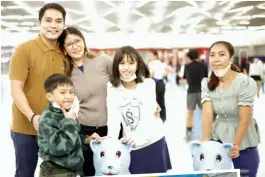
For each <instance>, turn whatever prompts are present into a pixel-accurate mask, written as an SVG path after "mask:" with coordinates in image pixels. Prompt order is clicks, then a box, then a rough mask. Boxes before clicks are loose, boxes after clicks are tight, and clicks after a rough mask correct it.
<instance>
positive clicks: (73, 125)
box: [38, 117, 80, 156]
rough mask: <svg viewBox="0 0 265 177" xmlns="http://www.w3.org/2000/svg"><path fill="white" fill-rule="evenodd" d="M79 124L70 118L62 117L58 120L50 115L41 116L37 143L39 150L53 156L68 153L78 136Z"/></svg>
mask: <svg viewBox="0 0 265 177" xmlns="http://www.w3.org/2000/svg"><path fill="white" fill-rule="evenodd" d="M79 131H80V124H79V123H78V122H77V121H75V120H72V119H68V118H63V119H61V120H60V121H58V120H55V119H52V118H50V117H41V119H40V125H39V132H38V144H39V147H40V150H42V151H43V152H44V153H48V154H51V155H54V156H63V155H65V154H68V153H70V152H71V151H72V150H73V149H74V147H75V144H76V141H77V140H78V138H80V134H79Z"/></svg>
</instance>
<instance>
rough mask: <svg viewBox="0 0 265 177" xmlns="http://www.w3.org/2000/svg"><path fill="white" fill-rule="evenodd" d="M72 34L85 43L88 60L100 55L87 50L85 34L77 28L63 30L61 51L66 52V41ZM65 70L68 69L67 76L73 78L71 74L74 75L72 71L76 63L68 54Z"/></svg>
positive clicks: (59, 40)
mask: <svg viewBox="0 0 265 177" xmlns="http://www.w3.org/2000/svg"><path fill="white" fill-rule="evenodd" d="M70 34H73V35H77V36H79V37H80V38H81V39H82V40H83V41H84V44H85V54H86V56H87V57H88V58H90V59H93V58H95V57H97V56H98V55H99V54H95V53H93V52H91V51H90V50H89V48H87V46H86V40H85V38H84V36H83V34H82V33H81V31H79V30H78V29H77V28H75V27H67V28H66V29H64V30H63V32H62V34H61V36H60V37H59V38H58V42H59V47H60V49H61V51H65V50H64V41H65V39H66V37H67V36H68V35H70ZM65 68H66V75H67V76H69V77H71V74H72V71H73V68H74V62H73V59H72V58H71V57H70V56H69V55H68V54H66V61H65Z"/></svg>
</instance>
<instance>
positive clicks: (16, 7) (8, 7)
mask: <svg viewBox="0 0 265 177" xmlns="http://www.w3.org/2000/svg"><path fill="white" fill-rule="evenodd" d="M5 9H21V7H19V6H6V7H5Z"/></svg>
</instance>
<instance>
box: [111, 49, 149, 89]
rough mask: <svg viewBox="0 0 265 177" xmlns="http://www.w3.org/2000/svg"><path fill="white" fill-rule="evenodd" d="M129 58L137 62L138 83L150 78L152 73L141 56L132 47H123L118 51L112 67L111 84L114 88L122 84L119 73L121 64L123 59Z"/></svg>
mask: <svg viewBox="0 0 265 177" xmlns="http://www.w3.org/2000/svg"><path fill="white" fill-rule="evenodd" d="M124 56H127V57H128V58H130V59H132V60H136V62H137V69H136V72H135V74H136V77H137V78H136V83H139V82H143V79H144V78H149V77H150V72H149V69H148V67H147V66H146V64H145V63H144V60H143V58H142V57H141V55H140V54H139V53H138V52H137V51H136V50H135V49H134V48H133V47H131V46H123V47H121V48H120V49H118V50H117V51H116V53H115V56H114V59H113V65H112V78H111V80H110V82H111V83H112V85H113V86H114V87H118V86H119V85H120V83H121V80H120V72H119V64H120V62H121V61H122V59H123V57H124ZM143 77H144V78H143Z"/></svg>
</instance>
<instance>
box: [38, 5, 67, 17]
mask: <svg viewBox="0 0 265 177" xmlns="http://www.w3.org/2000/svg"><path fill="white" fill-rule="evenodd" d="M48 9H55V10H58V11H59V12H61V13H62V16H63V21H64V22H65V16H66V12H65V9H64V8H63V6H61V5H60V4H57V3H47V4H45V5H44V6H43V7H42V8H41V9H40V11H39V21H41V19H42V17H43V15H44V13H45V11H46V10H48Z"/></svg>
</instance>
